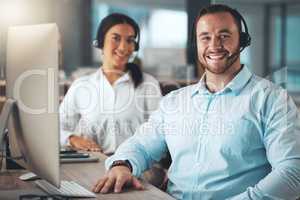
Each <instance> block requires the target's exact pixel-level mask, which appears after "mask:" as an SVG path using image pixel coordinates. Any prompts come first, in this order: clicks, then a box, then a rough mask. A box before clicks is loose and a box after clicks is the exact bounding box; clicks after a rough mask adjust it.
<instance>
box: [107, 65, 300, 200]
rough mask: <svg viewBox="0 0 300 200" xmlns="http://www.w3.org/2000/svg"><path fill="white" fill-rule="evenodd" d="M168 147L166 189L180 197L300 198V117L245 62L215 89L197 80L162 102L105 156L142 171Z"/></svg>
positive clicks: (280, 92) (284, 95)
mask: <svg viewBox="0 0 300 200" xmlns="http://www.w3.org/2000/svg"><path fill="white" fill-rule="evenodd" d="M167 149H168V150H169V151H170V154H171V157H172V164H171V167H170V169H169V171H168V177H169V183H168V189H167V191H168V193H170V194H171V195H172V196H173V197H175V198H176V199H197V200H198V199H201V200H208V199H209V200H211V199H213V200H218V199H220V200H224V199H232V200H233V199H234V200H243V199H245V200H248V199H249V200H250V199H296V197H297V196H300V195H299V194H300V120H299V113H298V110H297V107H296V106H295V104H294V103H293V101H292V99H291V98H290V97H289V96H288V95H287V93H286V91H285V90H283V89H282V88H280V87H278V86H276V85H274V84H272V83H271V82H269V81H267V80H265V79H262V78H259V77H257V76H255V75H254V74H252V73H251V72H250V71H249V70H248V68H247V67H243V69H242V70H241V71H240V72H239V73H238V74H237V75H236V76H235V78H234V79H233V80H232V81H231V82H230V83H228V84H227V85H226V87H225V88H224V89H223V90H221V91H219V92H216V93H210V92H209V91H208V90H207V88H206V86H205V83H204V79H201V80H200V81H199V83H198V84H195V85H191V86H188V87H185V88H182V89H179V90H176V91H174V92H172V93H170V94H169V95H167V96H166V97H164V98H163V99H162V101H161V103H160V107H159V109H158V110H157V111H156V112H155V113H153V114H152V116H151V117H150V119H149V121H148V122H146V123H144V124H143V125H142V126H141V127H140V128H139V129H138V130H137V132H136V133H135V135H134V136H133V137H131V138H130V139H128V140H127V141H126V142H125V143H123V144H122V145H121V146H120V147H119V149H118V150H117V151H116V153H115V155H113V156H112V157H110V158H108V159H107V160H106V167H107V168H108V167H109V166H110V165H111V163H112V162H113V161H114V160H125V159H128V160H129V161H130V163H131V164H132V167H133V174H134V175H135V176H140V175H141V173H142V172H143V171H144V170H146V169H147V168H149V166H150V165H151V164H152V163H153V162H154V161H158V160H160V158H161V157H162V155H163V153H164V152H165V151H166V150H167Z"/></svg>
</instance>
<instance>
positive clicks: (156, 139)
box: [105, 109, 167, 177]
mask: <svg viewBox="0 0 300 200" xmlns="http://www.w3.org/2000/svg"><path fill="white" fill-rule="evenodd" d="M166 147H167V146H166V142H165V137H164V131H163V114H162V111H161V110H160V109H159V110H157V111H155V112H154V113H152V114H151V116H150V118H149V120H148V121H147V122H145V123H144V124H142V125H141V126H140V127H139V129H138V130H137V131H136V133H135V134H134V136H132V137H130V138H129V139H128V140H126V141H125V142H124V143H122V144H121V145H120V146H119V148H118V149H117V151H116V152H115V154H114V155H113V156H111V157H109V158H108V159H107V160H106V161H105V167H106V169H107V170H108V169H109V167H110V166H111V164H112V163H113V161H115V160H129V162H130V164H131V165H132V173H133V175H134V176H137V177H139V176H140V175H141V174H142V172H143V171H145V170H146V169H148V168H149V167H150V166H151V165H152V164H153V162H154V161H159V160H160V159H161V157H162V155H163V154H164V153H165V151H166V149H167V148H166Z"/></svg>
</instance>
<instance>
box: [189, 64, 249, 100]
mask: <svg viewBox="0 0 300 200" xmlns="http://www.w3.org/2000/svg"><path fill="white" fill-rule="evenodd" d="M251 76H252V72H251V71H250V70H249V69H248V67H247V66H245V65H243V67H242V70H241V71H240V72H239V73H238V74H237V75H236V76H235V77H234V78H233V79H232V80H231V81H230V82H229V83H228V84H227V85H226V86H225V88H224V89H223V90H221V91H220V92H218V93H223V92H224V91H227V90H230V91H232V92H234V93H235V94H237V93H238V92H239V91H240V90H241V89H243V88H244V86H245V85H246V84H247V82H248V81H249V79H250V78H251ZM205 77H206V73H204V74H203V75H202V77H201V79H200V80H199V82H198V83H197V86H196V87H195V88H194V90H193V91H192V96H194V95H195V94H202V95H205V94H210V92H209V90H208V89H207V88H206V84H205Z"/></svg>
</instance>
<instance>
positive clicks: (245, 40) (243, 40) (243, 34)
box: [192, 8, 251, 51]
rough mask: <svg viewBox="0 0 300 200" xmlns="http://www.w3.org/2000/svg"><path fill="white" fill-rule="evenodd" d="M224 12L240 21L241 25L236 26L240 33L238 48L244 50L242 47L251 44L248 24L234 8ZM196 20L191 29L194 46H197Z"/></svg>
mask: <svg viewBox="0 0 300 200" xmlns="http://www.w3.org/2000/svg"><path fill="white" fill-rule="evenodd" d="M224 12H229V13H230V14H231V15H232V16H233V18H234V19H235V20H237V21H238V22H240V25H241V26H238V27H239V29H240V30H239V34H240V48H241V51H242V50H244V48H246V47H248V46H250V44H251V36H250V34H249V32H248V26H247V23H246V21H245V19H244V17H243V16H242V15H241V14H240V13H239V12H238V11H237V10H236V9H232V8H230V9H228V10H226V11H224ZM199 18H200V17H198V18H197V19H198V20H199ZM198 20H196V22H195V23H194V26H193V30H192V34H193V36H192V45H195V47H197V33H196V26H197V22H198ZM243 27H244V31H243Z"/></svg>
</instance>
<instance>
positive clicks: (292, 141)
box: [229, 91, 300, 200]
mask: <svg viewBox="0 0 300 200" xmlns="http://www.w3.org/2000/svg"><path fill="white" fill-rule="evenodd" d="M266 106H267V107H268V108H267V109H266V110H270V111H269V112H268V114H267V115H264V116H265V117H264V119H263V124H264V127H265V131H264V136H263V140H264V144H265V148H266V154H267V158H268V160H269V162H270V164H271V165H272V172H271V173H270V174H268V175H267V176H266V177H265V178H264V179H262V180H261V181H260V182H259V183H258V184H256V185H255V186H254V187H249V188H248V189H247V191H245V192H244V193H242V194H239V195H237V196H235V197H232V198H229V199H230V200H250V199H251V200H254V199H255V200H256V199H257V200H258V199H297V197H299V196H300V120H299V112H298V110H297V107H296V106H295V104H294V103H293V101H292V100H291V98H290V97H288V96H287V95H286V93H285V92H282V91H280V92H279V93H276V94H273V95H271V97H270V99H267V101H266Z"/></svg>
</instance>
